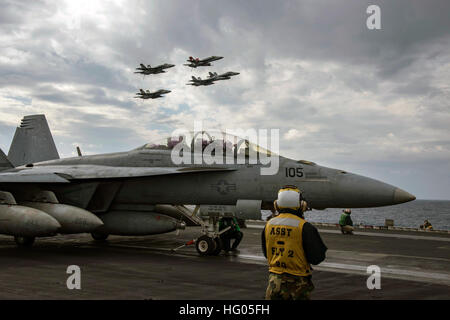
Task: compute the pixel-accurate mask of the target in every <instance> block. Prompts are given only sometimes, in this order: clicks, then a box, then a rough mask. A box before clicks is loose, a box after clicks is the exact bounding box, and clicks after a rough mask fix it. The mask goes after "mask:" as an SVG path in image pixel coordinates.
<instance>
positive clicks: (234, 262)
mask: <svg viewBox="0 0 450 320" xmlns="http://www.w3.org/2000/svg"><path fill="white" fill-rule="evenodd" d="M243 231H244V239H243V241H242V243H241V246H240V247H239V249H240V250H239V252H238V253H236V254H232V255H231V254H230V255H226V254H221V255H220V256H217V257H199V256H198V255H197V252H196V251H195V248H194V246H188V247H185V248H181V249H179V250H178V251H177V252H176V253H173V252H171V249H173V248H176V247H178V246H180V245H181V244H183V243H185V242H187V241H188V240H191V239H193V238H196V237H198V235H199V232H200V229H199V228H197V227H194V228H188V229H187V230H184V231H182V232H181V233H180V235H176V233H168V234H163V235H157V236H146V237H119V236H112V237H110V238H109V239H108V241H106V242H104V243H98V242H95V241H93V240H91V238H90V236H89V235H87V234H83V235H72V236H58V237H53V238H42V239H37V240H36V243H35V245H34V247H32V248H29V249H22V248H17V247H16V246H15V243H14V241H13V239H12V237H8V236H0V299H263V298H264V293H265V289H266V286H267V266H266V262H265V259H264V257H262V252H261V246H260V233H261V226H260V225H259V226H255V227H252V228H247V229H243ZM319 231H321V235H322V238H323V239H324V242H325V243H326V245H327V246H328V248H329V250H328V252H327V259H326V260H325V261H324V262H323V263H322V264H321V265H320V266H317V267H315V271H314V276H313V282H314V284H315V286H316V289H315V291H314V292H313V295H312V298H313V299H450V242H449V240H450V236H447V235H439V236H438V237H435V236H434V235H433V234H427V233H418V234H417V237H415V235H414V233H406V232H405V233H404V234H403V233H402V232H400V231H369V232H360V233H359V234H358V232H356V234H355V235H353V236H349V235H345V236H344V235H342V234H340V233H338V232H336V231H337V230H336V229H330V228H327V229H319ZM406 235H408V237H404V236H406ZM423 237H426V239H424V238H423ZM433 237H434V238H433ZM69 265H78V266H79V267H80V268H81V290H68V289H67V286H66V280H67V277H68V276H69V274H67V273H66V270H67V267H68V266H69ZM369 265H378V266H379V267H380V268H381V290H369V289H367V286H366V281H367V278H368V276H369V275H368V274H367V273H366V268H367V266H369Z"/></svg>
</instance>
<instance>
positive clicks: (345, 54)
mask: <svg viewBox="0 0 450 320" xmlns="http://www.w3.org/2000/svg"><path fill="white" fill-rule="evenodd" d="M370 4H376V5H378V6H379V7H380V8H381V28H382V29H381V30H368V29H367V27H366V20H367V18H368V16H369V15H368V14H367V13H366V9H367V7H368V6H369V5H370ZM0 7H1V11H0V147H1V148H2V150H4V151H5V152H6V153H7V151H8V150H9V145H10V142H11V139H12V137H13V134H14V130H15V127H16V126H17V125H18V123H19V121H20V119H21V118H22V117H23V116H24V115H28V114H35V113H45V114H46V116H47V119H48V122H49V125H50V127H51V129H52V132H53V135H54V139H55V142H56V145H57V148H58V150H59V153H60V155H61V156H62V157H67V156H72V155H75V145H80V146H81V149H82V151H83V152H84V153H85V154H92V153H104V152H114V151H125V150H129V149H132V148H135V147H137V146H139V145H142V144H144V143H146V142H149V141H152V140H155V139H158V138H159V137H163V136H165V135H166V134H170V133H171V132H172V131H173V130H174V129H176V128H179V127H185V128H192V126H193V121H194V120H204V121H207V122H208V124H209V125H210V126H214V127H218V128H223V129H225V128H244V129H245V128H248V127H251V128H256V129H257V128H279V129H280V136H281V145H280V149H281V150H280V152H281V154H282V155H286V156H289V157H292V158H295V159H307V160H311V161H315V162H317V163H319V164H321V165H325V166H330V167H335V168H340V169H344V170H348V171H351V172H354V173H359V174H363V175H366V176H370V177H372V178H376V179H380V180H383V181H385V182H388V183H391V184H394V185H396V186H398V187H401V188H403V189H405V190H407V191H408V192H411V193H413V194H415V195H416V196H417V197H418V198H419V199H449V200H450V103H449V101H450V94H449V93H450V19H449V16H448V13H449V12H450V2H448V1H447V0H442V1H437V0H436V1H421V0H405V1H392V0H387V1H376V0H372V1H363V0H345V1H344V0H342V1H322V0H305V1H303V0H302V1H300V0H299V1H273V0H264V1H262V0H246V1H237V0H236V1H234V0H232V1H197V0H189V1H162V0H161V1H156V0H155V1H138V0H136V1H130V0H126V1H125V0H124V1H122V0H114V1H112V0H111V1H106V0H102V1H100V0H71V1H43V0H41V1H26V2H25V1H10V0H0ZM210 55H221V56H224V57H225V58H224V59H223V60H220V61H217V62H215V63H214V66H213V67H211V68H203V69H202V68H199V69H197V70H190V69H189V68H187V67H184V66H182V64H183V63H184V62H185V59H186V58H187V57H188V56H195V57H207V56H210ZM141 62H142V63H145V64H151V65H157V64H160V63H165V62H168V63H174V64H176V65H177V66H176V67H174V68H172V69H170V70H169V71H168V73H166V74H160V75H156V76H148V77H146V78H145V79H144V78H143V77H142V76H140V75H136V74H134V73H133V72H134V68H135V67H136V66H137V65H138V64H139V63H141ZM208 71H216V72H225V71H238V72H241V74H240V75H239V76H237V77H235V78H233V79H232V80H230V81H222V82H218V83H217V84H216V85H214V86H209V87H198V88H196V87H191V86H186V85H185V83H186V82H187V80H189V78H190V77H191V76H192V75H195V76H202V77H204V76H206V74H207V72H208ZM139 88H144V89H150V90H154V89H160V88H166V89H170V90H172V93H170V94H168V95H167V96H166V97H165V98H164V99H157V100H152V101H148V100H147V101H136V99H133V96H134V93H135V92H136V91H137V90H138V89H139Z"/></svg>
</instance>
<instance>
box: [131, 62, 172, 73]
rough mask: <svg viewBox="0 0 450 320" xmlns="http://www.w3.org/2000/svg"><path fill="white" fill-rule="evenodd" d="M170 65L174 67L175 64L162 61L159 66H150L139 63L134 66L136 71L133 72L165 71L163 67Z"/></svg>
mask: <svg viewBox="0 0 450 320" xmlns="http://www.w3.org/2000/svg"><path fill="white" fill-rule="evenodd" d="M172 67H175V65H174V64H169V63H164V64H161V65H159V66H156V67H152V66H150V65H147V66H145V65H144V64H142V63H141V64H140V67H138V68H136V70H138V71H136V72H135V73H140V74H143V75H149V74H158V73H166V72H167V71H164V69H169V68H172Z"/></svg>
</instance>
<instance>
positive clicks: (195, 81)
mask: <svg viewBox="0 0 450 320" xmlns="http://www.w3.org/2000/svg"><path fill="white" fill-rule="evenodd" d="M215 80H217V77H216V76H210V77H209V78H206V79H202V78H200V77H198V78H196V77H194V76H192V79H191V80H189V81H190V82H189V83H186V85H189V86H195V87H199V86H210V85H212V84H214V81H215Z"/></svg>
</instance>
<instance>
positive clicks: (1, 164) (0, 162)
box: [0, 149, 14, 171]
mask: <svg viewBox="0 0 450 320" xmlns="http://www.w3.org/2000/svg"><path fill="white" fill-rule="evenodd" d="M11 168H14V166H13V165H12V164H11V162H10V161H9V159H8V158H7V157H6V154H5V153H4V152H3V150H2V149H0V171H3V170H7V169H11Z"/></svg>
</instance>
